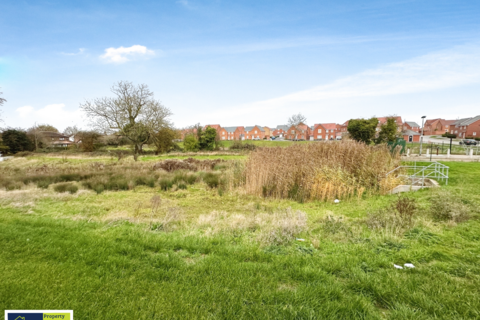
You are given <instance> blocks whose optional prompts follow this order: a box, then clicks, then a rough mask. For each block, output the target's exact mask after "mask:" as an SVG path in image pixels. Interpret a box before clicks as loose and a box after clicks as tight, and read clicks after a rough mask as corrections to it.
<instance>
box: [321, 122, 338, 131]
mask: <svg viewBox="0 0 480 320" xmlns="http://www.w3.org/2000/svg"><path fill="white" fill-rule="evenodd" d="M320 125H321V126H322V127H324V128H325V129H327V130H332V129H337V124H335V123H320Z"/></svg>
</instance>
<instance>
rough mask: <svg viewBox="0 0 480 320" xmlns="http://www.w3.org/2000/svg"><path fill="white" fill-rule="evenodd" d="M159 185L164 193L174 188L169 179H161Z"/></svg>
mask: <svg viewBox="0 0 480 320" xmlns="http://www.w3.org/2000/svg"><path fill="white" fill-rule="evenodd" d="M158 184H159V185H160V189H162V190H164V191H167V190H168V189H170V188H172V186H173V182H172V180H170V179H168V178H162V179H160V181H159V182H158Z"/></svg>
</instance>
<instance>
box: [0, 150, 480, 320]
mask: <svg viewBox="0 0 480 320" xmlns="http://www.w3.org/2000/svg"><path fill="white" fill-rule="evenodd" d="M226 157H228V156H226ZM146 158H147V157H146ZM143 160H150V159H143ZM445 164H447V165H449V166H450V167H451V169H450V177H451V178H450V180H449V185H448V186H446V187H445V186H444V187H442V188H443V189H445V190H448V191H449V193H450V194H451V195H452V196H453V197H455V198H456V199H459V201H460V200H461V201H462V202H463V203H464V204H465V205H467V206H469V207H470V208H472V219H470V220H469V221H466V222H462V223H452V222H441V221H435V220H432V219H431V218H430V217H429V215H428V209H429V206H430V202H429V201H430V198H431V197H432V195H433V194H434V193H435V192H436V191H435V190H423V191H419V192H416V193H413V194H411V197H412V198H414V199H416V201H417V203H418V206H419V213H418V215H419V217H418V222H417V223H416V226H415V227H414V228H412V229H410V230H405V232H402V233H400V234H392V233H389V232H388V230H386V231H385V232H383V233H382V232H374V231H371V230H368V229H366V228H364V227H363V223H364V220H365V217H366V216H367V214H368V213H369V212H373V211H375V210H377V209H379V208H384V207H386V206H388V205H389V204H391V203H392V202H393V201H394V200H395V199H396V198H397V197H396V196H394V195H387V196H374V197H369V198H366V197H365V198H364V199H360V200H349V201H342V202H341V203H340V204H338V205H335V204H332V203H320V202H312V203H297V202H293V201H289V200H279V201H277V200H269V199H261V198H256V197H252V196H246V195H244V194H241V193H235V192H234V193H228V194H224V195H220V194H219V193H218V192H216V191H215V190H209V189H206V188H205V187H204V186H203V185H201V184H196V185H193V186H189V188H188V190H179V191H167V192H165V191H159V190H158V189H154V190H152V189H149V188H146V187H145V188H144V187H139V188H136V189H135V190H133V191H119V192H104V193H102V194H99V195H96V194H95V193H93V192H90V191H88V192H87V191H85V192H83V193H80V194H77V195H66V194H65V195H59V194H55V193H53V191H51V190H46V191H39V190H37V189H32V190H20V191H11V192H10V193H8V192H5V191H2V193H0V253H1V254H0V284H1V285H0V309H2V310H4V309H73V310H74V314H75V318H76V319H479V318H480V264H479V262H480V246H479V241H480V222H479V220H478V209H477V208H478V206H479V205H480V192H478V190H479V187H480V182H479V181H480V180H479V178H480V164H479V163H454V162H451V163H445ZM152 195H160V196H161V199H162V203H161V206H160V209H159V212H158V213H155V214H156V215H158V219H159V220H158V219H157V220H155V224H154V226H155V228H152V227H151V221H152V220H151V217H150V216H151V215H152V214H151V212H152V209H151V206H150V202H149V201H150V198H151V197H152ZM287 207H291V208H292V209H293V210H302V211H304V212H306V214H307V217H308V219H307V224H308V228H306V229H305V230H304V231H302V232H301V233H300V234H298V235H296V236H297V237H299V238H303V239H305V242H298V241H294V242H289V243H285V244H281V245H273V244H270V243H262V240H259V239H260V238H258V237H257V234H258V232H260V231H261V230H257V229H256V226H250V227H248V228H246V229H242V228H240V227H238V226H240V225H242V221H243V220H242V219H245V218H247V217H249V218H252V217H253V218H254V219H257V218H258V219H260V218H261V217H265V216H267V215H272V213H273V212H276V211H278V210H281V209H283V208H287ZM172 208H173V209H175V208H177V209H178V210H180V211H179V212H181V216H182V218H181V219H180V218H179V219H177V220H176V221H177V222H175V223H171V224H167V222H166V221H167V220H166V219H163V217H164V216H165V215H168V212H170V211H169V210H173V209H172ZM175 210H176V209H175ZM212 212H223V213H224V214H223V215H222V214H220V215H217V216H215V217H216V219H217V221H214V222H209V223H210V224H208V225H207V226H204V225H203V224H201V219H202V217H208V215H209V214H211V213H212ZM327 216H331V217H335V218H333V220H331V219H326V217H327ZM340 217H342V218H340ZM162 219H163V220H162ZM228 219H230V220H228ZM235 219H236V220H235ZM227 220H228V221H227ZM158 221H163V222H162V223H163V224H164V225H163V229H162V228H159V227H157V226H158ZM223 223H229V225H228V226H227V227H225V225H224V224H223ZM167 226H168V228H167ZM222 226H223V228H224V229H221V227H222ZM215 228H220V229H221V230H220V229H219V230H217V229H215ZM152 229H155V230H152ZM407 262H409V263H413V264H414V265H415V266H416V268H415V269H411V270H397V269H395V268H393V263H395V264H397V265H403V264H404V263H407Z"/></svg>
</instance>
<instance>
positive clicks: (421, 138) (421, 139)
mask: <svg viewBox="0 0 480 320" xmlns="http://www.w3.org/2000/svg"><path fill="white" fill-rule="evenodd" d="M426 117H427V116H422V135H421V136H420V154H419V155H420V156H421V155H422V143H423V121H425V118H426Z"/></svg>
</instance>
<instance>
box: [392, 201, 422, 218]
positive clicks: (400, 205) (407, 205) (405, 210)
mask: <svg viewBox="0 0 480 320" xmlns="http://www.w3.org/2000/svg"><path fill="white" fill-rule="evenodd" d="M393 209H394V212H395V214H396V215H397V217H398V218H399V220H400V221H401V222H402V223H405V224H409V225H411V224H412V218H413V216H414V215H415V213H416V211H417V202H416V200H415V199H413V198H409V197H406V196H400V197H399V198H398V199H397V201H395V203H394V204H393Z"/></svg>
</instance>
